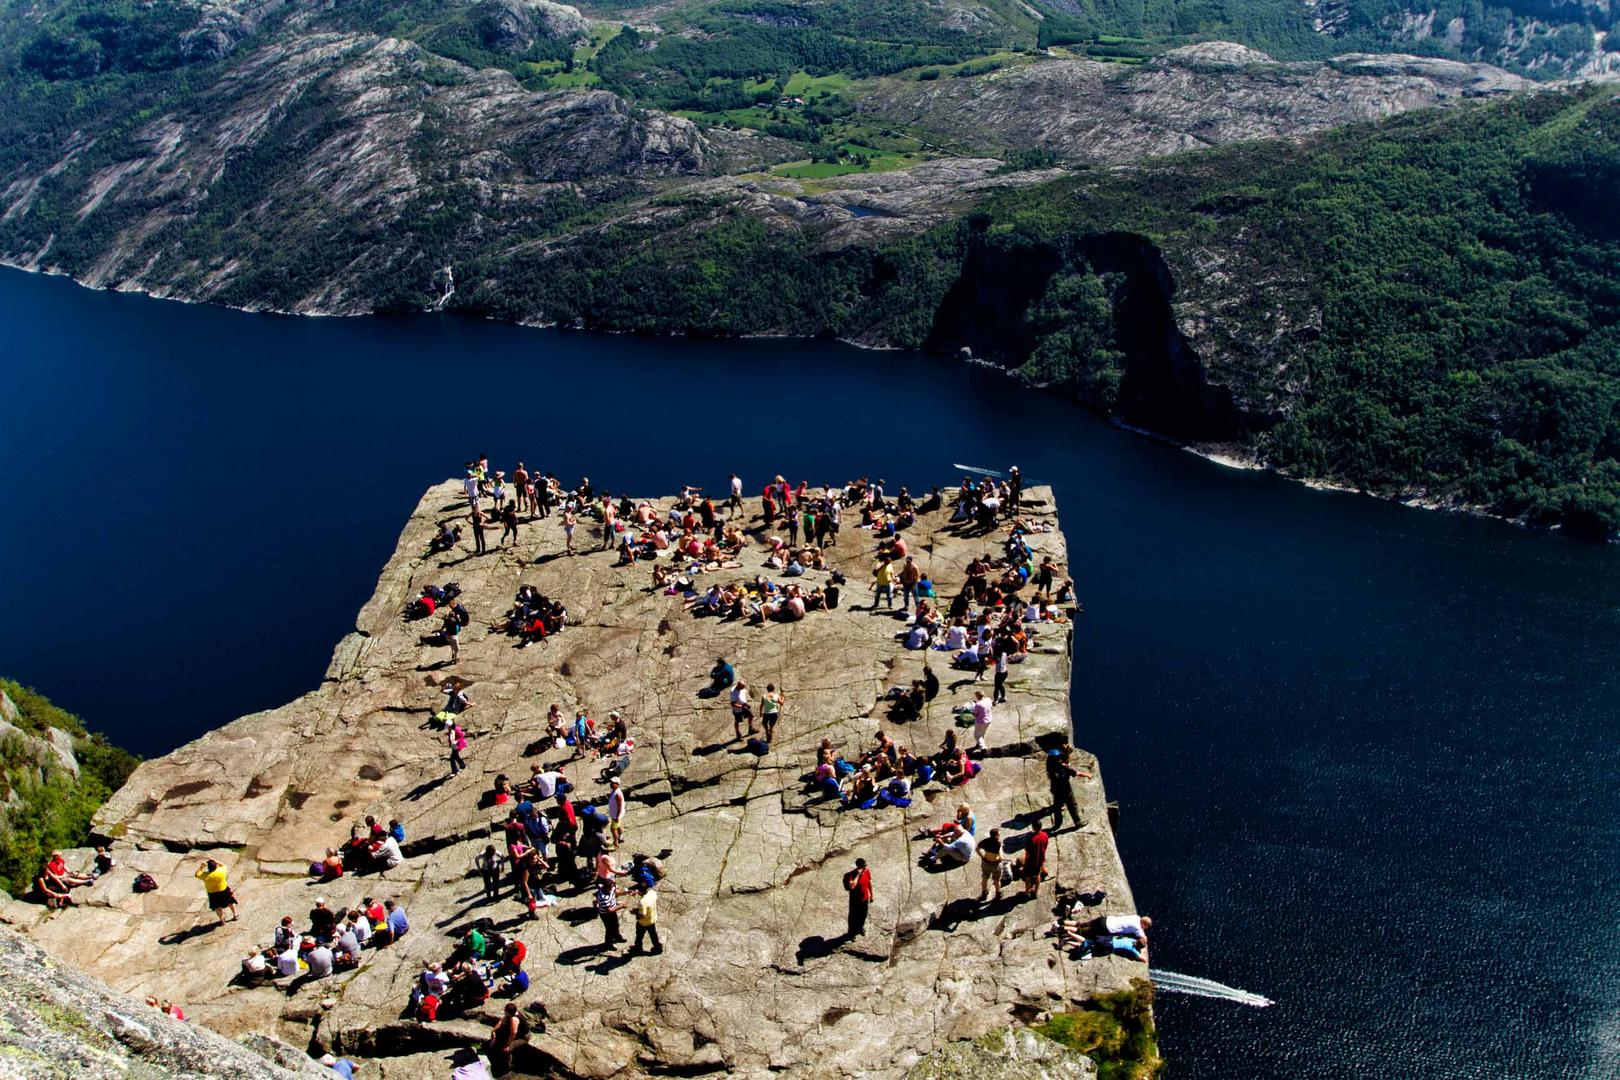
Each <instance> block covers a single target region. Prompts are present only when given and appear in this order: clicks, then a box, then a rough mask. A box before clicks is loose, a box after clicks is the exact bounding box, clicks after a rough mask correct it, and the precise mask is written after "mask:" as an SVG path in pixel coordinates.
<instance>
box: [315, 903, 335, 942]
mask: <svg viewBox="0 0 1620 1080" xmlns="http://www.w3.org/2000/svg"><path fill="white" fill-rule="evenodd" d="M336 930H337V916H336V915H335V914H333V912H332V909H331V908H329V907H327V906H326V900H325V898H323V897H319V896H317V897H316V898H315V906H314V907H313V908H311V909H310V911H309V931H310V934H311V936H313V937H314V938H315V940H317V941H330V940H332V935H333V933H334V932H335V931H336Z"/></svg>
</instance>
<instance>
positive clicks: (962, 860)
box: [923, 821, 974, 867]
mask: <svg viewBox="0 0 1620 1080" xmlns="http://www.w3.org/2000/svg"><path fill="white" fill-rule="evenodd" d="M973 850H974V844H973V834H972V833H971V832H969V831H968V830H967V829H964V828H963V827H962V826H961V824H960V823H959V822H956V821H950V822H947V823H946V824H945V825H944V827H942V828H941V829H940V830H939V832H937V833H936V834H935V839H934V846H933V847H931V848H929V849H928V851H927V853H926V854H924V855H923V862H924V863H925V864H928V865H937V866H947V867H949V866H966V865H967V864H968V863H970V862H972V861H973Z"/></svg>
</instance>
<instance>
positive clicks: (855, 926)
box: [844, 859, 872, 938]
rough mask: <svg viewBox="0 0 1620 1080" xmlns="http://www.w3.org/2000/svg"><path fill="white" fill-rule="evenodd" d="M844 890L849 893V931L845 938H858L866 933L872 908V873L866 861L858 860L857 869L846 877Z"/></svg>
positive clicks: (856, 861) (856, 862)
mask: <svg viewBox="0 0 1620 1080" xmlns="http://www.w3.org/2000/svg"><path fill="white" fill-rule="evenodd" d="M844 889H845V890H846V891H847V892H848V893H849V931H848V932H847V933H846V934H845V935H844V936H845V937H848V938H858V937H860V936H861V935H862V934H864V933H866V913H867V912H868V911H870V910H871V907H872V871H870V870H868V869H867V868H866V860H865V859H856V860H855V869H853V870H851V871H850V872H849V873H847V874H845V875H844Z"/></svg>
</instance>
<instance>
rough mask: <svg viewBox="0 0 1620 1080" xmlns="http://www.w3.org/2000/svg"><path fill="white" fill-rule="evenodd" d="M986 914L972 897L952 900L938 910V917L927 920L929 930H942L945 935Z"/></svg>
mask: <svg viewBox="0 0 1620 1080" xmlns="http://www.w3.org/2000/svg"><path fill="white" fill-rule="evenodd" d="M985 914H987V912H986V911H984V910H982V908H981V905H980V904H979V901H978V900H977V899H975V898H973V897H969V896H964V897H962V898H961V899H959V900H952V901H951V902H950V903H948V904H946V905H945V906H944V907H943V908H941V909H940V912H939V914H938V915H935V916H934V917H933V918H931V919H929V920H928V928H929V929H930V930H943V931H945V932H946V933H947V934H949V933H951V932H953V931H955V929H956V928H957V927H958V926H961V925H962V923H964V922H967V921H970V920H973V919H977V918H980V917H982V916H984V915H985Z"/></svg>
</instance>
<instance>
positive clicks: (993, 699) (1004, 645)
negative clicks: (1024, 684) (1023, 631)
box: [990, 637, 1013, 705]
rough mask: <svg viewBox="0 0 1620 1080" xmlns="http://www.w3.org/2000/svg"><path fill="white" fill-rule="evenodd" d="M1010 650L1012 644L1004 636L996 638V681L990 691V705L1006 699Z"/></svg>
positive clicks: (998, 703)
mask: <svg viewBox="0 0 1620 1080" xmlns="http://www.w3.org/2000/svg"><path fill="white" fill-rule="evenodd" d="M1012 650H1013V644H1012V642H1011V641H1009V640H1008V639H1007V638H1006V637H999V638H997V639H996V644H995V654H996V683H995V687H994V689H992V690H991V692H990V704H992V705H1000V704H1001V703H1002V702H1004V701H1006V700H1007V665H1008V664H1009V663H1010V657H1009V655H1008V654H1009V653H1011V652H1012Z"/></svg>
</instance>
